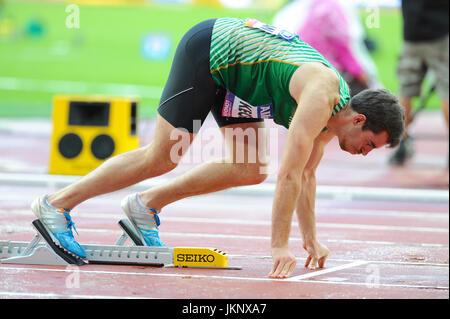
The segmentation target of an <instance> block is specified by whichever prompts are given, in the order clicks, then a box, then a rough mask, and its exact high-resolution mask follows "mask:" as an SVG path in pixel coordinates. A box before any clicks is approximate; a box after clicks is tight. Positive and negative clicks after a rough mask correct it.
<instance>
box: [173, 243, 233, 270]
mask: <svg viewBox="0 0 450 319" xmlns="http://www.w3.org/2000/svg"><path fill="white" fill-rule="evenodd" d="M173 265H174V266H176V267H228V256H227V254H226V253H224V252H223V251H220V250H218V249H216V248H194V247H175V248H174V249H173Z"/></svg>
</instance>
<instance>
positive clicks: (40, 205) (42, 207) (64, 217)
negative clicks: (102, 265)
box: [31, 195, 86, 258]
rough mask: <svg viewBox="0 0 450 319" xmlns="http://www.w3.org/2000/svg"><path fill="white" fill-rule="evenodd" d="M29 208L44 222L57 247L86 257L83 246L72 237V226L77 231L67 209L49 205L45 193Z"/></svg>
mask: <svg viewBox="0 0 450 319" xmlns="http://www.w3.org/2000/svg"><path fill="white" fill-rule="evenodd" d="M31 210H32V211H33V213H34V214H35V215H36V217H37V218H39V220H40V221H41V222H42V224H44V227H45V229H46V230H47V232H48V233H49V234H50V237H51V238H52V240H53V242H54V243H55V244H56V245H57V246H58V247H60V248H62V249H64V250H65V251H67V252H68V253H69V254H72V255H74V256H75V257H79V258H86V252H85V251H84V249H83V247H82V246H81V245H80V244H79V243H77V242H76V241H75V239H74V238H73V233H72V228H73V229H74V230H75V232H76V233H77V234H78V232H77V230H76V228H75V224H74V222H72V218H71V217H70V210H69V209H66V208H56V207H53V206H51V205H50V204H48V202H47V195H45V196H41V197H38V198H36V199H35V200H34V201H33V203H32V204H31Z"/></svg>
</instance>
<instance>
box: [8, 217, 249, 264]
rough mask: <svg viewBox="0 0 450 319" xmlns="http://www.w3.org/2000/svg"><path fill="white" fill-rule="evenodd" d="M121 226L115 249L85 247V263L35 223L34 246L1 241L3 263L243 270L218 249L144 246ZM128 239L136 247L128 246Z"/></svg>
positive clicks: (130, 228)
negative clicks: (230, 262) (230, 263)
mask: <svg viewBox="0 0 450 319" xmlns="http://www.w3.org/2000/svg"><path fill="white" fill-rule="evenodd" d="M118 224H119V226H120V227H121V228H122V231H123V233H122V235H121V236H120V238H119V239H118V240H117V242H116V244H115V245H82V246H83V248H84V250H85V252H86V258H85V259H81V258H79V257H76V256H74V255H72V254H70V253H68V252H67V251H65V250H63V249H62V248H60V247H58V246H57V245H55V243H54V242H53V241H52V239H51V238H50V236H49V234H48V233H47V231H46V230H45V228H44V226H43V225H42V223H41V222H40V221H39V220H35V221H33V223H32V225H33V227H34V228H35V229H36V235H35V237H34V238H33V240H31V242H13V241H0V261H1V263H3V264H22V265H51V266H68V265H78V266H83V265H85V264H108V265H139V266H152V267H189V268H191V267H195V268H214V269H242V267H240V266H229V265H228V255H227V254H226V253H224V252H222V251H220V250H218V249H215V248H202V247H175V248H170V247H149V246H144V245H143V243H142V241H141V240H140V238H139V236H138V235H137V233H136V231H135V229H134V227H133V226H132V225H131V223H130V222H129V221H128V220H121V221H119V223H118ZM128 239H130V241H131V244H132V246H124V244H125V243H126V241H127V240H128ZM41 240H43V242H41Z"/></svg>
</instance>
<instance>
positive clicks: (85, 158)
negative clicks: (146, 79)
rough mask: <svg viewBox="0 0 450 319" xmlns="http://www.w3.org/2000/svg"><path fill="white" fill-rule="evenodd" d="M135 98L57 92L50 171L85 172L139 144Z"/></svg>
mask: <svg viewBox="0 0 450 319" xmlns="http://www.w3.org/2000/svg"><path fill="white" fill-rule="evenodd" d="M137 103H138V101H137V100H136V99H132V98H125V97H107V96H71V95H58V96H55V97H54V100H53V114H52V120H53V132H52V138H51V149H50V164H49V173H50V174H63V175H86V174H87V173H89V172H90V171H92V170H93V169H95V168H96V167H97V166H99V165H100V164H101V163H103V162H104V161H105V160H106V159H108V158H110V157H112V156H115V155H117V154H120V153H123V152H127V151H130V150H133V149H136V148H138V147H139V140H138V137H137V134H136V133H137V132H136V131H137Z"/></svg>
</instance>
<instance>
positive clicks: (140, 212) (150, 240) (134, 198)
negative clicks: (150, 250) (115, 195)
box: [121, 193, 166, 247]
mask: <svg viewBox="0 0 450 319" xmlns="http://www.w3.org/2000/svg"><path fill="white" fill-rule="evenodd" d="M138 196H139V194H138V193H135V194H132V195H129V196H128V197H126V198H124V199H123V200H122V203H121V206H122V209H123V211H124V212H125V214H126V215H127V217H128V219H129V220H130V222H131V224H132V225H133V226H134V228H135V229H136V230H137V233H138V234H139V236H140V237H141V240H142V241H143V242H145V243H146V245H147V246H159V247H166V245H165V244H164V243H163V242H162V241H161V239H159V229H158V226H159V225H160V221H159V217H158V214H159V212H158V211H156V210H155V209H151V208H148V207H146V206H144V204H143V203H142V202H141V201H140V199H139V198H138Z"/></svg>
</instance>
